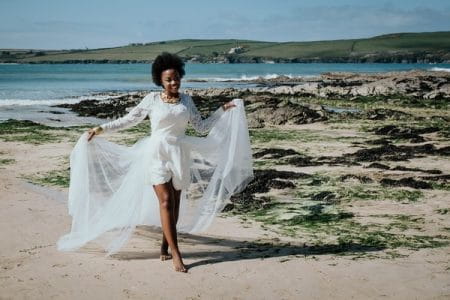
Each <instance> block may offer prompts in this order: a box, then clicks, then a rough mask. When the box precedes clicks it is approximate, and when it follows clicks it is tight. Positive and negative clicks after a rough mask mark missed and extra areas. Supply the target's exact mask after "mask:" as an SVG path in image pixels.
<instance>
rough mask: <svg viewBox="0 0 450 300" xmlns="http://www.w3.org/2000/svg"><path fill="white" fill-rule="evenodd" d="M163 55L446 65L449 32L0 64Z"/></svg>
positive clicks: (171, 47) (177, 45)
mask: <svg viewBox="0 0 450 300" xmlns="http://www.w3.org/2000/svg"><path fill="white" fill-rule="evenodd" d="M163 51H168V52H172V53H177V54H178V55H179V56H181V57H182V58H183V59H184V60H185V61H186V62H189V63H450V31H445V32H424V33H393V34H386V35H380V36H375V37H372V38H365V39H348V40H331V41H314V42H282V43H278V42H264V41H253V40H235V39H225V40H204V39H183V40H173V41H159V42H150V43H133V44H129V45H127V46H121V47H114V48H99V49H70V50H43V49H39V50H36V49H0V63H26V64H27V63H29V64H39V63H148V62H151V61H152V60H153V59H154V58H155V57H156V56H157V55H158V54H159V53H161V52H163Z"/></svg>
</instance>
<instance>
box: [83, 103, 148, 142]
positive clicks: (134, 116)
mask: <svg viewBox="0 0 450 300" xmlns="http://www.w3.org/2000/svg"><path fill="white" fill-rule="evenodd" d="M151 98H152V94H149V95H147V96H145V97H144V99H142V101H141V102H140V103H139V104H138V105H137V106H135V107H133V109H132V110H131V111H130V112H129V113H128V114H126V115H125V116H123V117H121V118H118V119H116V120H114V121H111V122H108V123H104V124H102V125H100V126H98V127H95V128H93V129H91V130H89V135H88V140H89V141H90V140H91V139H92V137H93V136H94V135H99V134H100V133H102V132H110V131H117V130H120V129H126V128H130V127H132V126H134V125H136V124H138V123H139V122H141V121H142V120H144V119H145V117H146V116H147V115H148V113H149V110H150V103H151V102H150V100H151Z"/></svg>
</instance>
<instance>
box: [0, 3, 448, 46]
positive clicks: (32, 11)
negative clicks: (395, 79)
mask: <svg viewBox="0 0 450 300" xmlns="http://www.w3.org/2000/svg"><path fill="white" fill-rule="evenodd" d="M430 31H450V1H449V0H426V1H424V0H386V1H382V0H381V1H378V0H370V1H369V0H334V1H330V0H296V1H294V0H271V1H270V0H257V1H256V0H222V1H214V0H209V1H206V0H184V1H178V0H163V1H153V0H70V1H69V0H0V48H23V49H30V48H32V49H85V48H89V49H92V48H103V47H116V46H123V45H128V44H130V43H147V42H154V41H166V40H176V39H250V40H260V41H275V42H287V41H317V40H334V39H350V38H366V37H372V36H376V35H381V34H386V33H396V32H430Z"/></svg>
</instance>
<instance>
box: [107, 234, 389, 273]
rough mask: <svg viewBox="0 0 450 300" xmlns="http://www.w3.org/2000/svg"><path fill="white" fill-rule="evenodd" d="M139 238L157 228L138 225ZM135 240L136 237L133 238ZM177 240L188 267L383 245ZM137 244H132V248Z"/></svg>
mask: <svg viewBox="0 0 450 300" xmlns="http://www.w3.org/2000/svg"><path fill="white" fill-rule="evenodd" d="M139 227H140V229H139V231H138V234H137V236H138V239H141V241H140V243H142V242H143V241H142V239H143V240H147V241H145V242H146V244H148V240H154V241H155V242H156V241H159V239H160V238H161V235H160V232H158V231H157V230H154V229H150V228H146V226H139ZM135 240H136V238H135ZM179 244H180V247H181V250H182V253H183V258H185V259H193V260H196V261H195V262H193V263H191V264H188V265H187V266H188V267H189V268H193V267H198V266H201V265H207V264H216V263H221V262H229V261H238V260H245V259H265V258H274V257H280V258H281V257H287V256H304V257H307V256H312V255H325V254H338V255H355V254H358V253H367V252H377V251H382V250H384V249H386V247H382V246H379V247H375V246H373V245H364V244H358V243H347V244H322V245H306V244H303V245H294V244H292V243H282V242H279V241H277V240H276V239H274V240H266V241H263V240H254V241H248V240H237V239H230V238H223V237H213V236H204V235H203V236H200V235H193V234H179ZM136 248H137V249H139V248H140V247H135V248H134V249H136ZM110 257H111V258H113V259H119V260H135V259H159V252H158V251H155V250H150V251H139V250H134V251H128V250H124V251H120V252H117V253H115V254H112V255H111V256H110Z"/></svg>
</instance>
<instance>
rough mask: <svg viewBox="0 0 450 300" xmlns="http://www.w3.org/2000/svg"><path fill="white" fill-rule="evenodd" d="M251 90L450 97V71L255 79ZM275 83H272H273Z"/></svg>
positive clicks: (331, 95) (344, 95)
mask: <svg viewBox="0 0 450 300" xmlns="http://www.w3.org/2000/svg"><path fill="white" fill-rule="evenodd" d="M254 82H255V83H258V84H261V85H265V87H257V88H253V89H250V91H251V92H255V93H261V92H265V93H270V94H275V95H295V96H303V97H321V98H327V99H328V98H346V99H349V98H350V99H351V98H354V97H377V96H378V97H380V96H381V97H398V96H402V97H414V98H421V99H450V72H434V71H409V72H388V73H376V74H362V73H325V74H322V75H321V76H319V77H314V78H296V79H292V78H289V79H288V80H286V79H285V78H276V79H271V80H265V81H264V80H263V79H258V80H255V81H254ZM274 85H275V86H274Z"/></svg>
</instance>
